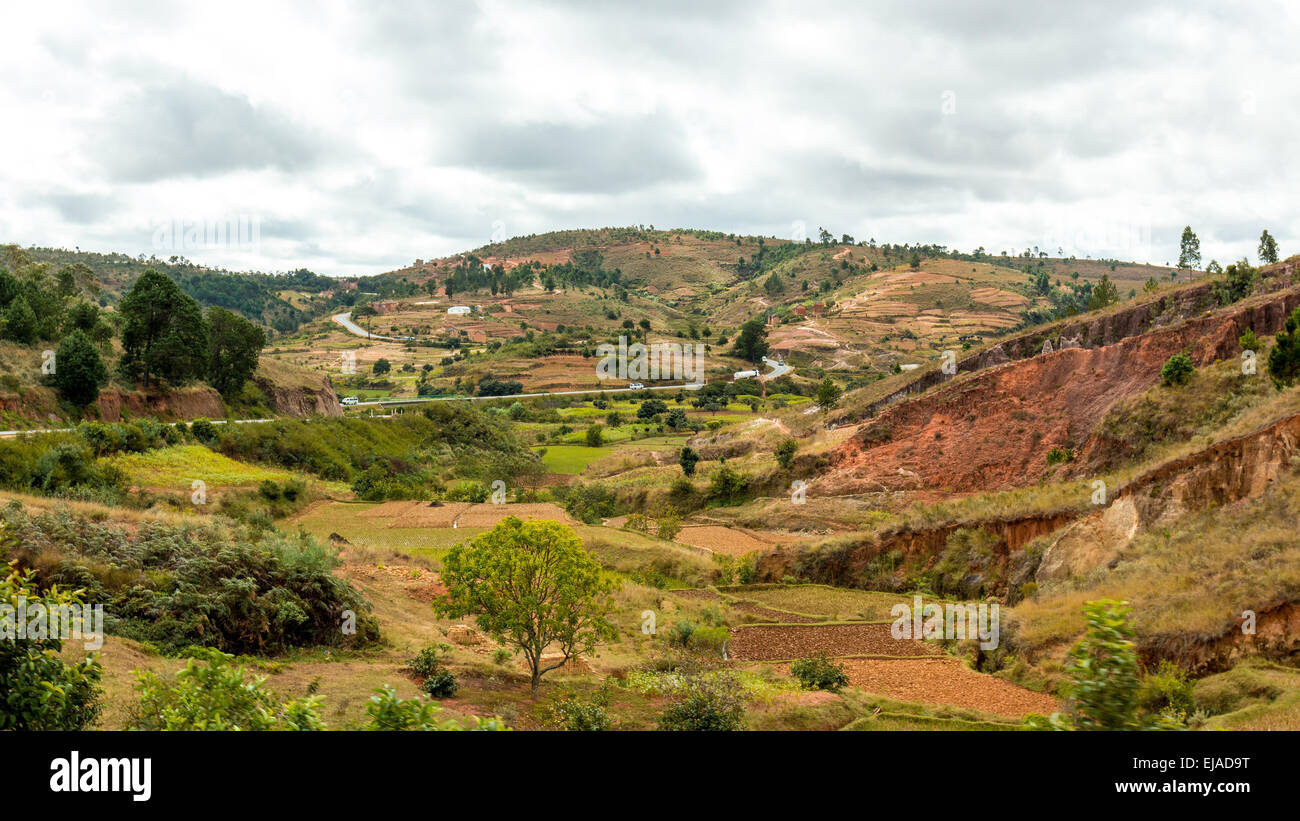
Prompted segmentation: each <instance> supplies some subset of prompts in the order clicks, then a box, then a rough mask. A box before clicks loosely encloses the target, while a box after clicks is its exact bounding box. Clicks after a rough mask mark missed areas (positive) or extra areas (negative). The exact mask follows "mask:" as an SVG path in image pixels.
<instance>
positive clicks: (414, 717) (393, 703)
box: [363, 684, 507, 731]
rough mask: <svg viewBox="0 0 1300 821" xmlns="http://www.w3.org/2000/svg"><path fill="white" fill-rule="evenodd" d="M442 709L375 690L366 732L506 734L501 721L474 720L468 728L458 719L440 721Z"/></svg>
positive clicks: (388, 689)
mask: <svg viewBox="0 0 1300 821" xmlns="http://www.w3.org/2000/svg"><path fill="white" fill-rule="evenodd" d="M441 712H442V708H441V707H439V706H438V705H437V704H434V703H433V702H431V701H425V700H423V699H420V698H409V699H404V698H400V697H398V695H397V691H396V690H394V689H393V688H392V687H389V686H388V685H387V684H385V685H384V686H383V687H381V688H379V689H378V690H375V695H373V696H371V697H370V701H369V703H368V704H367V705H366V717H367V721H366V724H365V726H364V727H363V729H366V730H422V731H433V730H505V729H507V728H506V726H505V724H504V723H503V722H502V721H501V719H499V718H490V719H488V720H486V721H481V720H480V719H478V718H477V717H472V718H471V719H470V723H469V725H468V726H465V725H462V724H461V723H460V722H458V721H456V720H455V719H446V720H443V721H440V720H439V719H438V715H439V714H440V713H441Z"/></svg>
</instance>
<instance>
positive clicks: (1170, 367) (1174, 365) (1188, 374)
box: [1160, 353, 1196, 386]
mask: <svg viewBox="0 0 1300 821" xmlns="http://www.w3.org/2000/svg"><path fill="white" fill-rule="evenodd" d="M1195 371H1196V368H1194V367H1193V366H1192V360H1191V359H1190V358H1188V356H1187V354H1181V353H1176V354H1174V355H1173V356H1171V357H1169V361H1168V362H1166V363H1165V364H1164V367H1162V368H1161V369H1160V381H1161V382H1163V383H1164V384H1166V385H1170V386H1172V385H1186V384H1187V382H1188V380H1190V379H1191V378H1192V374H1193V373H1194V372H1195Z"/></svg>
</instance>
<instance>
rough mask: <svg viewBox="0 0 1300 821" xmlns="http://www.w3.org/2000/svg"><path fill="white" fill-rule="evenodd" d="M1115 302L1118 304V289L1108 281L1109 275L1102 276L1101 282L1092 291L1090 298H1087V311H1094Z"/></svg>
mask: <svg viewBox="0 0 1300 821" xmlns="http://www.w3.org/2000/svg"><path fill="white" fill-rule="evenodd" d="M1116 302H1119V289H1118V288H1116V287H1115V283H1113V282H1111V281H1110V274H1102V275H1101V281H1100V282H1098V283H1097V287H1095V288H1093V289H1092V296H1090V297H1088V310H1089V311H1096V310H1098V309H1100V308H1105V307H1106V306H1107V305H1114V304H1115V303H1116Z"/></svg>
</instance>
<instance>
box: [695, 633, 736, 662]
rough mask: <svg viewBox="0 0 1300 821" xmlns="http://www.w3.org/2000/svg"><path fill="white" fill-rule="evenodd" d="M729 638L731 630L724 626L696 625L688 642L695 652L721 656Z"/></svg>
mask: <svg viewBox="0 0 1300 821" xmlns="http://www.w3.org/2000/svg"><path fill="white" fill-rule="evenodd" d="M730 638H731V631H730V630H728V629H727V628H725V627H697V628H695V631H694V632H693V633H691V637H690V642H689V644H690V648H691V649H692V650H694V651H695V652H697V653H701V654H707V655H715V656H722V655H723V652H724V650H725V649H726V646H727V640H728V639H730Z"/></svg>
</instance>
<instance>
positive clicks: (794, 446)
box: [776, 439, 799, 469]
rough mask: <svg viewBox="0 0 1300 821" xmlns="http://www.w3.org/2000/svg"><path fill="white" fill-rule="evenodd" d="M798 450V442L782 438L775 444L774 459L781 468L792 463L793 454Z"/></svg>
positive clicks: (787, 466)
mask: <svg viewBox="0 0 1300 821" xmlns="http://www.w3.org/2000/svg"><path fill="white" fill-rule="evenodd" d="M798 450H799V443H798V442H796V441H795V440H793V439H782V440H781V443H780V444H778V445H777V446H776V461H777V464H779V465H780V466H781V467H783V468H787V469H788V468H789V467H790V466H791V465H793V464H794V455H795V453H796V452H797V451H798Z"/></svg>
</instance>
